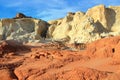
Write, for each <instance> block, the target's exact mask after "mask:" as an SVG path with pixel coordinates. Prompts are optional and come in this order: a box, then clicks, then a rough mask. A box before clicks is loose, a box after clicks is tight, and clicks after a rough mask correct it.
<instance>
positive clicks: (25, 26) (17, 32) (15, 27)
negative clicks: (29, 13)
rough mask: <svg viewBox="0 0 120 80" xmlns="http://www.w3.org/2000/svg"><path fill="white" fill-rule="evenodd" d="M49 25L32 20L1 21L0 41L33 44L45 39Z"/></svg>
mask: <svg viewBox="0 0 120 80" xmlns="http://www.w3.org/2000/svg"><path fill="white" fill-rule="evenodd" d="M48 27H49V24H48V23H47V22H45V21H43V20H39V19H34V18H21V17H20V18H19V19H2V20H1V21H0V40H11V39H12V40H17V41H20V42H34V41H35V40H39V41H40V40H42V37H46V33H47V30H48Z"/></svg>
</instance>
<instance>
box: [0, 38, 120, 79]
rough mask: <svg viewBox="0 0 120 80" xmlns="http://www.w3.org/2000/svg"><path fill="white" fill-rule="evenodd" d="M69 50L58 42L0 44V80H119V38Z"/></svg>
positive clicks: (8, 42)
mask: <svg viewBox="0 0 120 80" xmlns="http://www.w3.org/2000/svg"><path fill="white" fill-rule="evenodd" d="M86 46H87V47H86V48H85V50H78V51H72V50H69V49H68V47H66V46H65V45H62V44H58V43H51V44H50V43H48V44H36V45H35V44H33V43H32V44H29V46H28V45H27V46H25V45H22V44H20V43H17V42H14V41H5V42H2V43H1V45H0V50H1V54H0V55H1V56H0V72H1V73H2V75H0V80H13V79H16V80H120V76H119V75H120V49H119V47H120V36H117V37H111V38H104V39H101V40H97V41H95V42H92V43H89V44H87V45H86Z"/></svg>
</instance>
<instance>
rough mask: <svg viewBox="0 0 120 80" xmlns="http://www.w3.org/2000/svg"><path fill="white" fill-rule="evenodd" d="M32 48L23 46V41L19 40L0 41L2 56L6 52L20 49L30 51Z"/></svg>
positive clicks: (0, 53) (0, 54)
mask: <svg viewBox="0 0 120 80" xmlns="http://www.w3.org/2000/svg"><path fill="white" fill-rule="evenodd" d="M28 50H30V49H29V48H28V47H26V46H23V45H22V43H19V42H17V41H13V40H8V41H3V42H1V43H0V56H1V57H2V56H3V55H4V54H7V53H11V52H13V53H14V52H18V51H28Z"/></svg>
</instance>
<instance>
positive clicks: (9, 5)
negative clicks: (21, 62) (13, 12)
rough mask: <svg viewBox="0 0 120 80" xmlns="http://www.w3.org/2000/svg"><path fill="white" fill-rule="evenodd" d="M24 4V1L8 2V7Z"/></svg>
mask: <svg viewBox="0 0 120 80" xmlns="http://www.w3.org/2000/svg"><path fill="white" fill-rule="evenodd" d="M22 4H23V3H22V2H14V3H10V4H7V5H6V7H18V6H21V5H22Z"/></svg>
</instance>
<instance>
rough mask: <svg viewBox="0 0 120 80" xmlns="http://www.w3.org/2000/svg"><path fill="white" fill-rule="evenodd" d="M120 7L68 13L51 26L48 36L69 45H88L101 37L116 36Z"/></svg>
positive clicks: (102, 6) (119, 23)
mask: <svg viewBox="0 0 120 80" xmlns="http://www.w3.org/2000/svg"><path fill="white" fill-rule="evenodd" d="M119 16H120V7H118V6H114V7H113V6H110V7H108V8H106V7H105V6H104V5H98V6H95V7H93V8H90V9H88V11H87V12H86V13H83V12H76V13H71V12H70V13H68V14H67V16H66V17H64V18H62V19H58V20H54V21H48V23H50V24H51V26H50V27H49V29H48V30H49V31H48V35H49V36H50V37H52V38H53V40H59V41H66V40H67V42H70V43H75V42H77V43H89V42H92V41H95V40H97V39H101V38H103V37H109V36H116V35H119V32H120V19H119Z"/></svg>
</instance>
